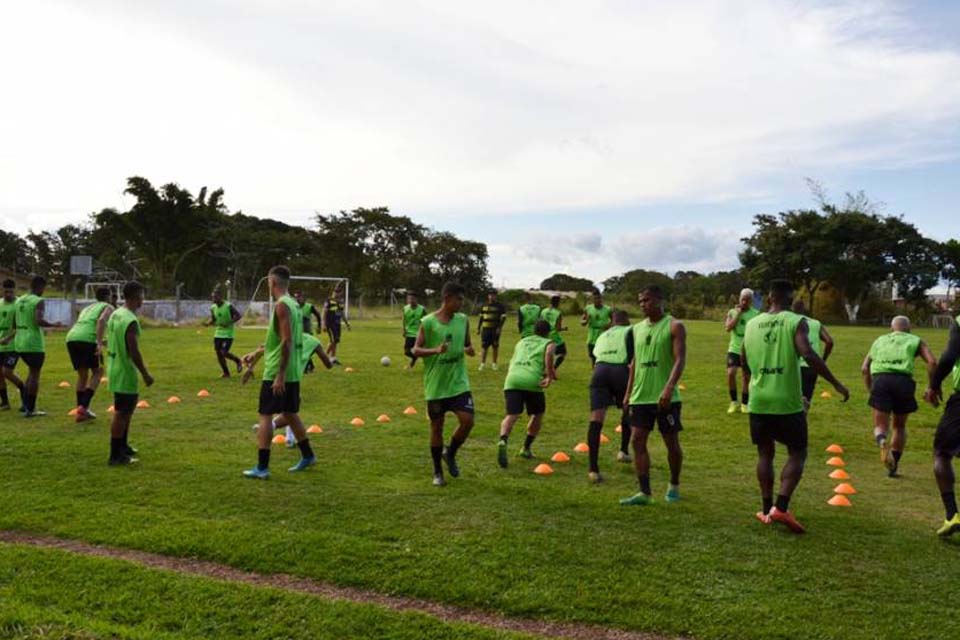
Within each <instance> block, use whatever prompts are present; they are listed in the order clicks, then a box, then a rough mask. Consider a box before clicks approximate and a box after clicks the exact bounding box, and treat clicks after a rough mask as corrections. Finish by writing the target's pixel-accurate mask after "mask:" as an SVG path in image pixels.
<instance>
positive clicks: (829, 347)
mask: <svg viewBox="0 0 960 640" xmlns="http://www.w3.org/2000/svg"><path fill="white" fill-rule="evenodd" d="M820 344H822V345H823V361H824V362H826V361H827V358H829V357H830V354H831V353H833V336H832V335H830V332H829V331H827V328H826V327H825V326H823V325H822V324H821V325H820Z"/></svg>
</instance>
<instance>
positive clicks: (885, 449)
mask: <svg viewBox="0 0 960 640" xmlns="http://www.w3.org/2000/svg"><path fill="white" fill-rule="evenodd" d="M880 462H882V463H883V466H885V467H886V468H887V470H888V471H893V470H895V469H896V468H897V461H896V460H894V459H893V451H892V450H891V449H890V445H889V444H887V440H886V438H884V439H883V440H881V441H880Z"/></svg>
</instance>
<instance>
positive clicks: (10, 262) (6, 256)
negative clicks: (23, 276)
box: [0, 229, 33, 273]
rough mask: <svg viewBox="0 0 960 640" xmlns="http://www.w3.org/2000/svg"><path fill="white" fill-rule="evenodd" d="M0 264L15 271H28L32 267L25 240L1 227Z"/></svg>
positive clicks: (28, 248)
mask: <svg viewBox="0 0 960 640" xmlns="http://www.w3.org/2000/svg"><path fill="white" fill-rule="evenodd" d="M0 266H4V267H6V268H7V269H11V270H13V271H14V272H16V273H30V272H31V271H32V267H33V265H32V263H31V260H30V247H29V245H28V244H27V242H26V240H24V239H23V238H21V237H20V236H18V235H17V234H15V233H11V232H9V231H4V230H3V229H0Z"/></svg>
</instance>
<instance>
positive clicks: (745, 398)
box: [740, 392, 750, 405]
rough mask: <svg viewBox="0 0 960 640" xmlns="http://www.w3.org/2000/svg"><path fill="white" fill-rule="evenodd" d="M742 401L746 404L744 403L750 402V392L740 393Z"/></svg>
mask: <svg viewBox="0 0 960 640" xmlns="http://www.w3.org/2000/svg"><path fill="white" fill-rule="evenodd" d="M740 403H741V404H744V405H746V404H750V394H749V393H747V392H743V393H741V394H740Z"/></svg>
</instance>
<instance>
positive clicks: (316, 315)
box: [310, 305, 323, 327]
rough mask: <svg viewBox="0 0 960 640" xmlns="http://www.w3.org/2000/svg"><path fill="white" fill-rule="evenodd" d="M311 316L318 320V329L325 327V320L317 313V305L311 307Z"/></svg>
mask: <svg viewBox="0 0 960 640" xmlns="http://www.w3.org/2000/svg"><path fill="white" fill-rule="evenodd" d="M310 315H312V316H313V317H314V318H316V319H317V326H318V327H322V326H323V318H321V317H320V312H319V311H317V305H313V306H312V307H310Z"/></svg>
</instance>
